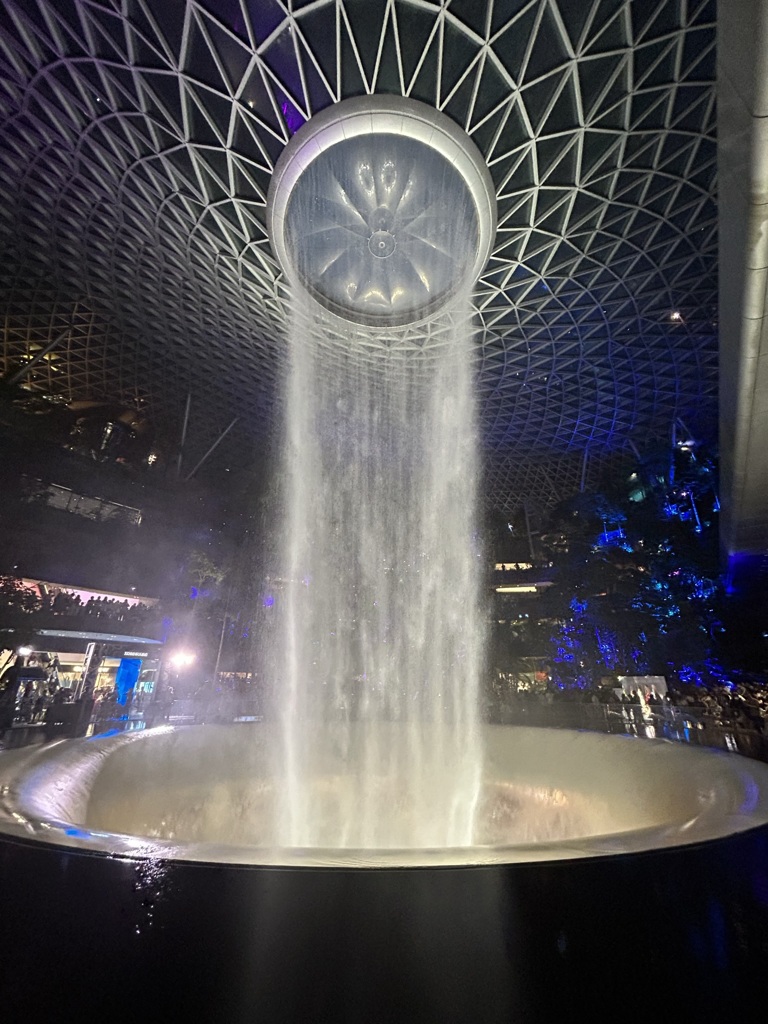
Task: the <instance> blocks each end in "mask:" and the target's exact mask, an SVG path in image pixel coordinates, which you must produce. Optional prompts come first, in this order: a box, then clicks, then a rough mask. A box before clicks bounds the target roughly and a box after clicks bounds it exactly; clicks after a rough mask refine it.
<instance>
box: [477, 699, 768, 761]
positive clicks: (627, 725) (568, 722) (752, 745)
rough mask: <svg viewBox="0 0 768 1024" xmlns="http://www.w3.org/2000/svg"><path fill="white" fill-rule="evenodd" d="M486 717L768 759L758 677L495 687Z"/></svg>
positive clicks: (765, 708)
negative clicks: (682, 742)
mask: <svg viewBox="0 0 768 1024" xmlns="http://www.w3.org/2000/svg"><path fill="white" fill-rule="evenodd" d="M486 714H487V717H488V718H489V719H490V720H491V721H498V722H507V723H517V724H521V723H528V724H532V725H552V726H565V727H571V728H596V729H601V730H604V731H607V732H623V733H630V734H634V735H641V736H648V737H655V736H657V737H666V738H669V739H683V740H686V741H688V742H695V743H699V744H701V745H703V746H716V747H722V748H723V749H727V750H733V751H738V752H740V753H744V754H749V755H750V756H755V757H761V758H763V759H765V760H768V688H766V686H765V684H764V683H763V682H762V681H760V680H748V679H746V680H742V681H739V682H738V683H723V684H715V685H713V684H710V685H709V686H706V687H705V686H697V685H694V684H692V683H685V682H681V681H676V682H675V683H674V684H672V685H670V686H668V687H667V686H666V685H665V686H663V687H660V688H659V689H658V690H657V689H656V687H655V686H637V687H634V688H633V687H631V686H630V687H621V686H618V685H600V686H586V687H583V688H580V687H566V688H563V689H560V688H559V687H557V686H553V685H551V684H550V685H547V686H539V687H526V686H521V687H519V688H516V687H514V686H510V685H509V684H508V683H507V684H506V685H504V682H503V681H502V684H501V685H498V684H497V685H496V686H495V687H494V688H493V690H492V693H491V698H490V700H489V702H488V705H487V708H486Z"/></svg>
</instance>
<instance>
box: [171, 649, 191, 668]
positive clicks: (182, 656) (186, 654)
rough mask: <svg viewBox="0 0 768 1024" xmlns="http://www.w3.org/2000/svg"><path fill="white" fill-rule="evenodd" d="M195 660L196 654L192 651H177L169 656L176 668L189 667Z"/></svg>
mask: <svg viewBox="0 0 768 1024" xmlns="http://www.w3.org/2000/svg"><path fill="white" fill-rule="evenodd" d="M194 660H195V655H194V654H192V653H191V652H190V651H176V653H175V654H172V655H171V657H170V658H169V661H170V663H171V665H172V666H173V667H174V668H187V666H189V665H191V664H192V662H193V661H194Z"/></svg>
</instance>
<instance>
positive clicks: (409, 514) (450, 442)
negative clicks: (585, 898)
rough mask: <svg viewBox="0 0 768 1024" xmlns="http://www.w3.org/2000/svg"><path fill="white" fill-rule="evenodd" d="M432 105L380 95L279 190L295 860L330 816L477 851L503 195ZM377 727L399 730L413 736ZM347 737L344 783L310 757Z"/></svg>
mask: <svg viewBox="0 0 768 1024" xmlns="http://www.w3.org/2000/svg"><path fill="white" fill-rule="evenodd" d="M426 110H427V108H423V107H422V105H420V104H414V103H409V102H408V101H402V100H393V99H385V98H383V97H373V98H371V99H370V100H368V101H360V100H356V101H352V102H351V103H350V104H348V105H344V104H340V105H339V109H338V110H336V109H335V108H334V109H333V110H332V111H331V112H330V113H329V112H324V114H323V115H321V116H320V118H319V120H318V121H314V119H313V122H314V123H313V122H310V123H309V124H308V125H307V126H305V129H306V130H305V131H304V134H302V133H299V134H298V135H297V136H296V138H295V139H294V141H293V143H292V144H291V147H289V150H288V152H287V155H286V156H285V157H284V158H282V159H281V161H280V163H279V164H278V167H277V169H276V171H275V179H274V182H273V189H272V192H271V195H270V212H271V218H272V219H271V234H272V238H273V241H274V243H275V248H276V251H277V253H278V256H279V257H280V258H281V261H282V263H283V266H284V269H285V270H286V273H287V274H288V275H289V277H290V278H291V279H292V283H293V285H294V288H293V293H292V300H291V302H292V307H291V322H290V325H289V330H288V338H287V342H288V345H289V353H288V359H287V364H288V370H287V384H286V391H285V408H286V428H285V440H284V456H283V466H282V478H283V481H284V486H285V497H284V504H285V511H284V533H283V541H282V546H281V548H282V566H283V573H284V575H285V583H284V588H283V592H282V594H281V599H280V600H279V601H278V608H277V609H276V611H277V613H278V614H279V615H280V616H281V621H280V633H279V635H280V642H279V644H278V656H277V659H276V664H277V669H276V675H277V678H279V679H280V682H279V684H278V685H279V688H280V693H279V697H278V704H279V712H278V718H279V722H280V736H281V740H282V743H281V745H280V748H279V754H278V756H277V758H276V763H275V765H274V776H275V781H276V787H275V789H274V791H273V793H272V794H271V795H270V797H269V800H268V803H269V805H270V807H271V806H272V805H274V816H275V820H276V833H277V835H278V837H279V842H280V843H281V844H282V845H285V846H294V847H295V846H299V847H304V846H318V845H328V838H329V837H328V834H327V829H326V823H327V821H328V820H329V814H330V817H331V818H333V820H334V821H335V822H336V826H335V829H336V832H337V834H336V835H335V837H334V842H333V844H332V845H334V846H338V847H353V848H375V849H384V848H407V847H422V848H423V847H435V846H451V847H455V846H470V845H472V843H473V842H474V841H475V812H476V809H477V806H478V802H479V801H480V799H481V786H480V780H481V775H482V760H483V755H482V745H481V743H480V731H479V722H478V707H477V695H478V678H479V671H480V659H481V651H482V647H483V635H482V634H483V630H482V621H483V616H482V615H481V613H480V608H479V591H480V587H479V582H480V581H479V574H480V566H481V553H480V550H479V548H478V544H477V539H476V536H475V529H476V522H477V487H478V435H477V425H476V410H475V400H474V380H473V360H472V349H473V339H472V323H471V306H470V300H469V289H470V287H471V286H472V285H473V283H474V276H475V275H476V273H477V272H479V269H481V268H482V265H483V263H484V262H485V258H486V256H487V246H488V245H489V244H490V237H491V234H492V231H491V222H492V213H491V205H490V204H491V200H490V196H491V194H492V187H491V184H490V179H489V178H488V176H487V171H486V170H485V168H484V167H483V166H481V161H480V157H479V154H477V152H476V150H475V149H474V146H473V145H472V143H470V142H469V140H468V139H467V138H466V137H464V138H463V139H460V140H459V141H458V142H457V138H458V136H459V134H463V133H460V132H459V130H458V129H457V128H456V127H455V126H454V125H452V123H450V122H448V121H447V119H446V118H444V117H443V116H442V115H437V114H436V113H435V111H433V110H430V111H428V114H426V115H425V113H424V111H426ZM340 127H341V129H342V130H339V128H340ZM468 154H469V155H468ZM484 247H485V248H484ZM326 310H327V311H330V313H331V316H329V315H328V313H327V312H326ZM425 317H430V318H431V320H432V325H431V327H430V328H429V329H427V328H424V334H423V337H424V339H426V337H427V336H428V334H429V330H430V329H431V330H434V321H435V319H436V318H437V319H438V320H439V322H440V328H441V330H442V345H441V346H440V347H439V348H436V347H434V346H429V345H426V344H424V345H423V347H421V348H420V347H419V346H418V344H412V345H411V346H410V350H404V348H403V347H402V346H401V345H398V344H397V338H396V337H393V336H392V330H393V329H394V328H397V327H399V326H401V325H403V324H406V323H412V322H415V321H419V320H420V319H424V318H425ZM360 324H362V325H365V326H364V327H362V328H361V327H360V326H358V325H360ZM331 335H333V338H332V339H331ZM380 723H394V724H395V725H396V727H397V741H396V742H393V741H392V739H391V733H388V732H386V731H385V732H382V730H380V729H378V728H376V726H377V725H378V724H380ZM330 728H333V730H334V734H335V735H337V737H338V739H337V746H338V750H337V753H338V756H339V757H340V758H341V760H342V762H343V763H345V764H347V765H348V766H349V770H348V771H347V772H346V773H345V776H344V779H343V784H339V783H338V781H337V782H334V784H333V786H331V787H330V788H329V787H325V786H324V784H323V781H322V779H319V778H318V776H317V773H316V769H315V767H314V764H313V762H314V754H315V750H316V748H317V746H318V743H320V742H322V734H323V732H324V731H327V730H328V729H330ZM385 736H387V737H389V739H385V738H384V737H385ZM326 789H327V790H328V793H329V794H330V795H328V796H327V798H326V796H324V794H325V792H326ZM329 800H331V801H332V802H333V804H334V809H333V812H332V813H330V812H329V809H328V806H327V805H328V801H329Z"/></svg>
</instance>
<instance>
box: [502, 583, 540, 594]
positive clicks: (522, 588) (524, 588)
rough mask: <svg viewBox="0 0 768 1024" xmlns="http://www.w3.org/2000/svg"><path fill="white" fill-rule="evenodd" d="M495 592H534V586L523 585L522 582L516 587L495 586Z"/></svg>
mask: <svg viewBox="0 0 768 1024" xmlns="http://www.w3.org/2000/svg"><path fill="white" fill-rule="evenodd" d="M496 593H497V594H535V593H536V587H530V586H523V585H522V584H521V585H520V586H517V587H496Z"/></svg>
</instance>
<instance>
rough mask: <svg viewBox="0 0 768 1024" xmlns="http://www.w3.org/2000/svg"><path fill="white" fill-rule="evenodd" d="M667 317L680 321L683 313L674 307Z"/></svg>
mask: <svg viewBox="0 0 768 1024" xmlns="http://www.w3.org/2000/svg"><path fill="white" fill-rule="evenodd" d="M669 319H670V320H674V321H675V323H682V320H683V314H682V313H681V312H680V311H679V310H677V309H676V310H675V311H674V312H673V313H670V314H669Z"/></svg>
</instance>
